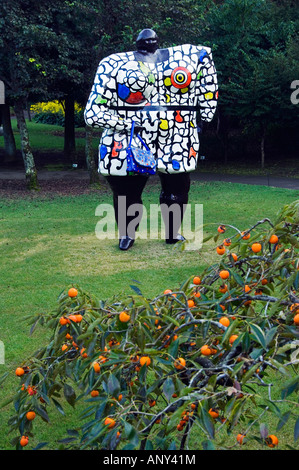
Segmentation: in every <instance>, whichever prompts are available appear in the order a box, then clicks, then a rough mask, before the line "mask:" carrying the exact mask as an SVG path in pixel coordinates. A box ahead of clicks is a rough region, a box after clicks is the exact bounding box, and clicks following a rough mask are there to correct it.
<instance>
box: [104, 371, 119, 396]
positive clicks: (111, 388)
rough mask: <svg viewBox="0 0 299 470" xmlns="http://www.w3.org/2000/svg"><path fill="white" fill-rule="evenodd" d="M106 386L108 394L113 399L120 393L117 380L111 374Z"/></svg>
mask: <svg viewBox="0 0 299 470" xmlns="http://www.w3.org/2000/svg"><path fill="white" fill-rule="evenodd" d="M107 386H108V393H109V394H110V395H111V396H113V397H116V396H117V395H118V393H119V392H120V383H119V381H118V379H117V378H116V377H115V375H113V374H111V375H110V376H109V378H108V383H107Z"/></svg>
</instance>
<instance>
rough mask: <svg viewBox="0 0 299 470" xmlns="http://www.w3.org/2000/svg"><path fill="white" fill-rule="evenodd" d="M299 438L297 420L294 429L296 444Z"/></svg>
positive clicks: (298, 420)
mask: <svg viewBox="0 0 299 470" xmlns="http://www.w3.org/2000/svg"><path fill="white" fill-rule="evenodd" d="M298 437H299V418H298V419H297V421H296V423H295V427H294V441H295V442H296V441H297V439H298Z"/></svg>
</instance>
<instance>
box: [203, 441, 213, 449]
mask: <svg viewBox="0 0 299 470" xmlns="http://www.w3.org/2000/svg"><path fill="white" fill-rule="evenodd" d="M201 445H202V448H203V450H215V446H214V443H213V441H208V440H207V441H202V443H201Z"/></svg>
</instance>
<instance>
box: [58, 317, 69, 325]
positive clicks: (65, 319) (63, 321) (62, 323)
mask: <svg viewBox="0 0 299 470" xmlns="http://www.w3.org/2000/svg"><path fill="white" fill-rule="evenodd" d="M59 323H60V325H66V324H67V323H68V319H67V318H65V317H61V318H60V320H59Z"/></svg>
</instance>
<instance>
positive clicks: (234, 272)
mask: <svg viewBox="0 0 299 470" xmlns="http://www.w3.org/2000/svg"><path fill="white" fill-rule="evenodd" d="M230 273H231V275H232V277H233V278H234V280H235V281H236V283H237V284H239V286H242V287H243V286H244V285H245V282H244V280H243V279H242V277H241V276H240V275H239V274H238V273H236V271H234V270H233V269H232V270H231V271H230Z"/></svg>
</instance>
